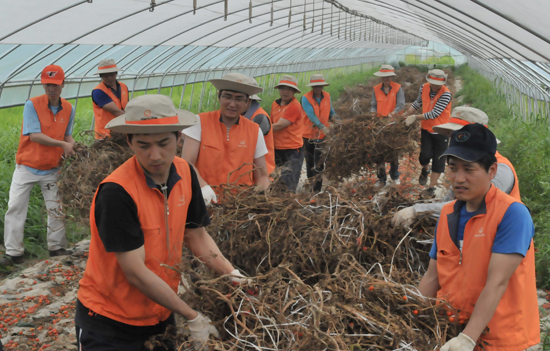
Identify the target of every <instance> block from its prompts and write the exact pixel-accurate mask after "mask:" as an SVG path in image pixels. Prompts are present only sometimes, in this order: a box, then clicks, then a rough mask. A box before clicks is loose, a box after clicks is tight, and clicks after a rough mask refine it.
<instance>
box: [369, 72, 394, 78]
mask: <svg viewBox="0 0 550 351" xmlns="http://www.w3.org/2000/svg"><path fill="white" fill-rule="evenodd" d="M374 75H375V76H377V77H397V74H395V72H380V71H378V72H374Z"/></svg>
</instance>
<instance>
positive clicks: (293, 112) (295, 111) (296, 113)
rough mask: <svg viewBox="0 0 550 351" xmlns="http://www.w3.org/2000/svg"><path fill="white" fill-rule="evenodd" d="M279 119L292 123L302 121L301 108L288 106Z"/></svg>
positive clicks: (292, 105)
mask: <svg viewBox="0 0 550 351" xmlns="http://www.w3.org/2000/svg"><path fill="white" fill-rule="evenodd" d="M281 118H284V119H286V120H287V121H290V122H292V123H296V122H297V121H300V120H301V119H302V106H301V105H300V104H290V105H289V106H288V107H287V108H286V109H285V112H284V114H283V115H282V116H281Z"/></svg>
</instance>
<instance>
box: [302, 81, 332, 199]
mask: <svg viewBox="0 0 550 351" xmlns="http://www.w3.org/2000/svg"><path fill="white" fill-rule="evenodd" d="M329 85H330V84H328V83H327V82H326V81H325V77H323V75H322V74H313V75H312V76H311V78H310V79H309V84H308V85H307V86H308V87H311V90H310V91H309V92H307V93H305V94H304V96H302V109H303V114H302V120H303V121H304V132H303V139H304V154H305V159H306V170H307V177H308V178H312V177H317V178H316V180H315V182H314V183H313V191H321V187H322V186H323V178H321V176H317V175H318V174H320V173H321V172H322V171H323V169H324V165H323V163H324V162H323V161H322V160H321V147H320V146H321V144H322V143H323V140H324V139H325V134H326V132H327V131H328V128H329V124H330V120H331V118H332V116H334V115H335V114H336V112H334V109H333V108H332V101H331V99H330V94H329V93H327V92H326V91H323V88H324V87H326V86H329Z"/></svg>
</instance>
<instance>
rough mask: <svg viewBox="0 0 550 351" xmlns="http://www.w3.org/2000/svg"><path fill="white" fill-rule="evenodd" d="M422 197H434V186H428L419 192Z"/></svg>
mask: <svg viewBox="0 0 550 351" xmlns="http://www.w3.org/2000/svg"><path fill="white" fill-rule="evenodd" d="M420 197H421V198H422V199H433V198H434V197H435V188H434V187H430V188H428V189H426V190H424V191H423V192H421V193H420Z"/></svg>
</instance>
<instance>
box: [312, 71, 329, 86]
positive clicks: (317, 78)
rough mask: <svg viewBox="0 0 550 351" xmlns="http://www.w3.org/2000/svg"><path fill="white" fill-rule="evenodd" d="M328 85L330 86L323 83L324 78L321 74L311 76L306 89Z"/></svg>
mask: <svg viewBox="0 0 550 351" xmlns="http://www.w3.org/2000/svg"><path fill="white" fill-rule="evenodd" d="M329 85H330V84H328V83H327V82H326V81H325V77H323V75H322V74H314V75H312V76H311V78H309V84H308V85H307V86H308V87H318V86H323V87H328V86H329Z"/></svg>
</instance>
